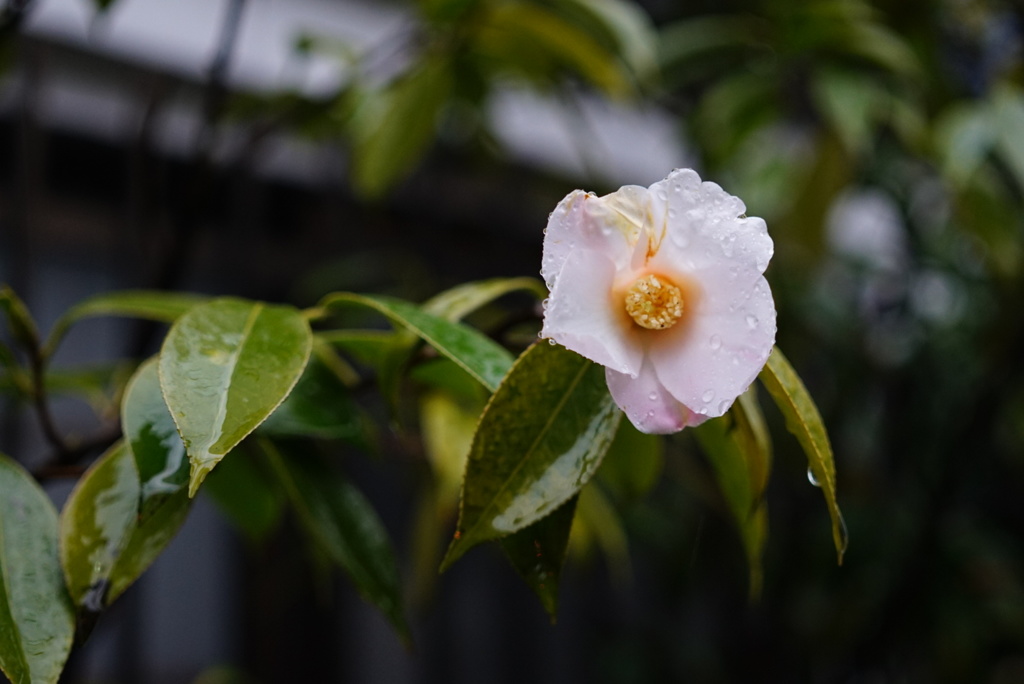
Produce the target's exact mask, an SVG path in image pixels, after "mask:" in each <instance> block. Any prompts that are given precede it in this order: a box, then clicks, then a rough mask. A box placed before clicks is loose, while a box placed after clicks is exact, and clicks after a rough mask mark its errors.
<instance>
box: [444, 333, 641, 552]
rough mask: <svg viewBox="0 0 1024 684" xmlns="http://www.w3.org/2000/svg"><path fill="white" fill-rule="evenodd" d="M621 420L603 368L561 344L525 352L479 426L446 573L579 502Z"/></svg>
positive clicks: (540, 346)
mask: <svg viewBox="0 0 1024 684" xmlns="http://www.w3.org/2000/svg"><path fill="white" fill-rule="evenodd" d="M621 417H622V414H621V413H620V412H619V410H618V408H617V407H616V406H615V402H614V401H612V399H611V396H610V395H609V394H608V388H607V386H606V384H605V378H604V369H603V368H602V367H601V366H598V365H595V364H594V363H592V362H590V361H588V360H587V359H585V358H583V357H582V356H579V355H578V354H576V353H574V352H571V351H569V350H567V349H565V348H564V347H561V346H557V345H552V344H547V343H538V344H534V345H533V346H532V347H530V348H529V349H527V350H526V351H525V352H524V353H523V355H522V356H521V357H520V358H519V359H518V360H517V361H516V364H515V366H513V368H512V370H511V371H510V372H509V373H508V375H507V376H506V378H505V380H504V381H503V382H502V383H501V386H500V387H499V388H498V390H497V391H496V392H495V393H494V396H493V397H491V401H490V403H489V404H488V405H487V409H486V410H485V411H484V414H483V416H482V417H481V419H480V425H479V426H478V427H477V431H476V435H475V436H474V438H473V447H472V449H471V451H470V455H469V463H468V465H467V468H466V478H465V482H464V483H463V487H462V504H461V510H460V512H459V522H458V527H457V531H456V533H455V539H454V541H453V542H452V544H451V546H450V547H449V549H448V554H447V556H446V557H445V560H444V562H443V563H442V570H443V569H444V568H447V567H448V566H450V565H451V564H452V563H453V562H455V561H456V560H458V558H459V557H460V556H462V554H463V553H465V552H466V551H467V550H469V549H470V548H471V547H473V546H475V545H476V544H479V543H481V542H484V541H487V540H489V539H496V538H499V537H504V536H506V535H508V534H511V533H512V532H516V531H518V530H521V529H523V528H524V527H527V526H529V525H531V524H532V523H534V522H536V521H538V520H540V519H541V518H543V517H545V516H546V515H548V514H549V513H551V512H552V511H554V510H555V509H557V508H558V507H559V506H561V505H562V504H563V503H565V502H566V501H568V500H569V499H571V498H572V497H574V496H575V495H576V494H577V492H579V490H580V488H582V487H583V485H585V484H586V483H587V481H588V480H589V479H590V477H591V476H592V475H593V474H594V472H595V471H596V470H597V467H598V466H599V465H600V464H601V459H602V458H603V457H604V454H605V452H606V451H607V450H608V446H609V445H610V444H611V442H612V439H613V438H614V436H615V430H616V428H617V427H618V424H619V419H620V418H621Z"/></svg>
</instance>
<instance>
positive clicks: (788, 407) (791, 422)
mask: <svg viewBox="0 0 1024 684" xmlns="http://www.w3.org/2000/svg"><path fill="white" fill-rule="evenodd" d="M759 377H760V379H761V382H762V383H763V384H764V386H765V388H766V389H767V390H768V393H769V394H771V396H772V399H774V400H775V404H776V405H777V406H778V407H779V410H780V411H782V415H783V417H784V418H785V419H786V428H787V429H788V430H789V431H790V432H791V433H793V434H794V435H795V436H796V438H797V440H798V441H799V442H800V446H801V447H803V450H804V453H805V454H807V461H808V464H809V466H808V468H809V473H810V475H811V476H812V477H813V480H814V481H815V482H817V483H818V486H819V487H821V493H822V494H823V495H824V496H825V503H826V504H827V506H828V512H829V515H830V516H831V518H832V540H833V542H834V543H835V547H836V553H837V554H838V557H839V563H840V565H841V564H842V562H843V554H844V553H845V552H846V545H847V543H848V541H849V540H848V538H847V532H846V523H845V522H844V521H843V514H842V513H841V512H840V511H839V503H838V501H837V500H836V466H835V462H834V460H833V457H832V445H831V444H830V443H829V440H828V432H827V431H826V430H825V424H824V423H823V422H822V420H821V414H820V413H818V407H817V406H815V404H814V400H813V399H811V395H810V394H809V393H808V392H807V388H806V387H804V383H803V381H801V380H800V376H799V375H797V374H796V371H795V370H793V367H792V366H791V365H789V361H787V360H786V357H785V356H783V355H782V352H781V351H780V350H779V348H778V347H775V349H773V350H772V353H771V355H770V356H769V357H768V363H767V364H765V367H764V369H763V370H762V371H761V374H760V376H759Z"/></svg>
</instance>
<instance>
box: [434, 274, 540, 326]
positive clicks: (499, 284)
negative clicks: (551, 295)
mask: <svg viewBox="0 0 1024 684" xmlns="http://www.w3.org/2000/svg"><path fill="white" fill-rule="evenodd" d="M517 290H526V291H527V292H531V293H533V294H534V295H536V296H537V298H538V299H544V298H545V297H547V296H548V290H547V288H546V287H544V283H542V282H541V281H539V280H537V279H536V278H493V279H491V280H479V281H475V282H471V283H463V284H461V285H457V286H455V287H453V288H451V289H449V290H445V291H444V292H441V293H440V294H438V295H436V296H434V297H431V298H430V299H428V300H427V301H426V302H424V304H423V310H424V311H426V312H427V313H429V314H433V315H435V316H440V317H441V318H444V319H445V320H448V321H458V320H461V319H462V318H463V317H465V316H466V315H468V314H470V313H472V312H473V311H476V310H477V309H479V308H480V307H482V306H484V305H485V304H488V303H490V302H492V301H494V300H495V299H497V298H499V297H501V296H503V295H506V294H508V293H510V292H515V291H517Z"/></svg>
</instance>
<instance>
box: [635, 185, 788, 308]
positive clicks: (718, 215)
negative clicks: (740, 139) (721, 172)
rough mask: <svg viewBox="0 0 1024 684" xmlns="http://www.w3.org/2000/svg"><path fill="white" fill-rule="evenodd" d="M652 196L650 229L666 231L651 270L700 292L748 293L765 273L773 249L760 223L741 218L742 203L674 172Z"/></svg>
mask: <svg viewBox="0 0 1024 684" xmlns="http://www.w3.org/2000/svg"><path fill="white" fill-rule="evenodd" d="M651 193H652V196H653V198H654V200H653V202H652V205H653V207H652V219H653V223H654V225H655V226H656V227H657V226H658V225H664V227H665V231H664V232H665V237H664V239H663V240H662V241H661V244H660V246H659V249H658V251H657V252H656V253H655V254H654V255H653V256H652V257H651V259H650V260H649V262H648V266H649V267H650V268H652V269H654V270H660V271H663V272H667V273H669V274H672V273H675V274H676V275H681V274H685V276H686V277H688V278H690V279H692V280H694V281H696V282H697V283H698V284H700V286H701V289H702V290H704V291H710V290H716V289H718V288H719V286H720V285H723V284H724V285H725V286H727V287H733V288H734V287H735V286H742V287H750V286H752V285H753V284H754V283H755V282H756V281H757V279H758V278H759V277H760V276H761V275H762V274H763V273H764V271H765V269H766V268H767V267H768V262H769V261H770V260H771V257H772V253H773V252H774V245H773V243H772V239H771V237H769V235H768V227H767V226H766V225H765V222H764V221H763V220H762V219H760V218H757V217H745V216H743V213H744V212H745V211H746V207H745V206H744V204H743V201H742V200H741V199H739V198H738V197H733V196H732V195H730V194H729V193H727V192H725V190H723V189H722V188H721V187H720V186H719V185H718V184H717V183H711V182H701V180H700V176H698V175H697V174H696V172H694V171H691V170H690V169H677V170H676V171H673V172H672V173H671V174H669V176H668V177H667V178H666V179H665V180H663V181H660V182H658V183H655V184H654V185H652V186H651Z"/></svg>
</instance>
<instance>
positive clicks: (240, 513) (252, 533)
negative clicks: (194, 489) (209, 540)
mask: <svg viewBox="0 0 1024 684" xmlns="http://www.w3.org/2000/svg"><path fill="white" fill-rule="evenodd" d="M260 456H262V454H261V453H256V452H255V451H254V450H252V449H243V452H242V453H240V454H236V455H235V456H233V457H231V458H229V459H226V460H224V461H221V463H220V465H218V466H217V467H216V468H214V470H213V472H211V473H210V474H209V476H207V478H206V480H205V481H204V482H203V491H204V492H205V493H206V494H208V495H209V496H210V498H212V499H213V501H214V503H215V504H217V507H218V508H220V510H221V512H223V513H224V515H226V516H227V517H228V519H229V520H230V521H231V522H232V523H234V525H235V526H236V527H237V528H238V529H239V530H241V531H242V533H243V534H244V535H245V536H246V537H247V538H248V539H249V540H250V541H251V542H253V543H254V544H259V543H261V542H263V541H265V540H266V539H267V537H268V536H269V535H270V533H271V532H273V531H274V529H276V527H277V526H278V524H279V523H280V521H281V516H282V514H283V513H284V504H285V492H284V489H283V488H282V485H281V483H280V482H279V481H278V479H277V478H276V477H274V476H273V473H271V472H269V470H270V467H269V465H268V464H266V463H265V461H264V460H263V459H262V458H259V457H260Z"/></svg>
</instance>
